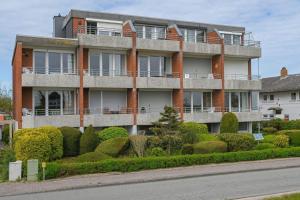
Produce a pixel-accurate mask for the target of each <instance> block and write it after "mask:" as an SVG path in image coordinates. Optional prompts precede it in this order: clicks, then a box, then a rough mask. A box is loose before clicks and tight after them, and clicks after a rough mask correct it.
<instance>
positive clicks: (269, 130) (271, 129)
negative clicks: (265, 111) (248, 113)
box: [262, 127, 277, 134]
mask: <svg viewBox="0 0 300 200" xmlns="http://www.w3.org/2000/svg"><path fill="white" fill-rule="evenodd" d="M262 131H263V133H265V134H274V133H275V132H276V131H277V129H276V128H274V127H265V128H263V129H262Z"/></svg>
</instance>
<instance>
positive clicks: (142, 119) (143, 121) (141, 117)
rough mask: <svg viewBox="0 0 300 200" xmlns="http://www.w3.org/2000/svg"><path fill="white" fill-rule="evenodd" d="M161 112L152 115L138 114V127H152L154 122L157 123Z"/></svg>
mask: <svg viewBox="0 0 300 200" xmlns="http://www.w3.org/2000/svg"><path fill="white" fill-rule="evenodd" d="M159 117H160V113H159V112H152V113H138V114H137V125H152V122H155V121H157V120H158V119H159Z"/></svg>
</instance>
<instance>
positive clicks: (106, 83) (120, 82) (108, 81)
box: [83, 74, 133, 88]
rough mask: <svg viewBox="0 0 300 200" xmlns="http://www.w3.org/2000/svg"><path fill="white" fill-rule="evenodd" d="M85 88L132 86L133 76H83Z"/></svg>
mask: <svg viewBox="0 0 300 200" xmlns="http://www.w3.org/2000/svg"><path fill="white" fill-rule="evenodd" d="M83 87H85V88H132V87H133V81H132V77H129V76H114V77H111V76H89V75H87V74H86V75H85V76H84V77H83Z"/></svg>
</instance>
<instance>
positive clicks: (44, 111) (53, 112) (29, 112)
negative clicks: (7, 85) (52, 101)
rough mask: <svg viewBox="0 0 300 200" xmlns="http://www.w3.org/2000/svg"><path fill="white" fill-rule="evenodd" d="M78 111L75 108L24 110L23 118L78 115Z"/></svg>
mask: <svg viewBox="0 0 300 200" xmlns="http://www.w3.org/2000/svg"><path fill="white" fill-rule="evenodd" d="M76 114H78V112H77V110H75V109H74V108H61V109H27V108H23V109H22V115H23V116H28V115H29V116H51V115H76Z"/></svg>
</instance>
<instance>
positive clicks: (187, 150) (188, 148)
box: [181, 144, 194, 155]
mask: <svg viewBox="0 0 300 200" xmlns="http://www.w3.org/2000/svg"><path fill="white" fill-rule="evenodd" d="M181 153H182V154H183V155H186V154H193V153H194V148H193V145H192V144H184V145H183V146H182V150H181Z"/></svg>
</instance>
